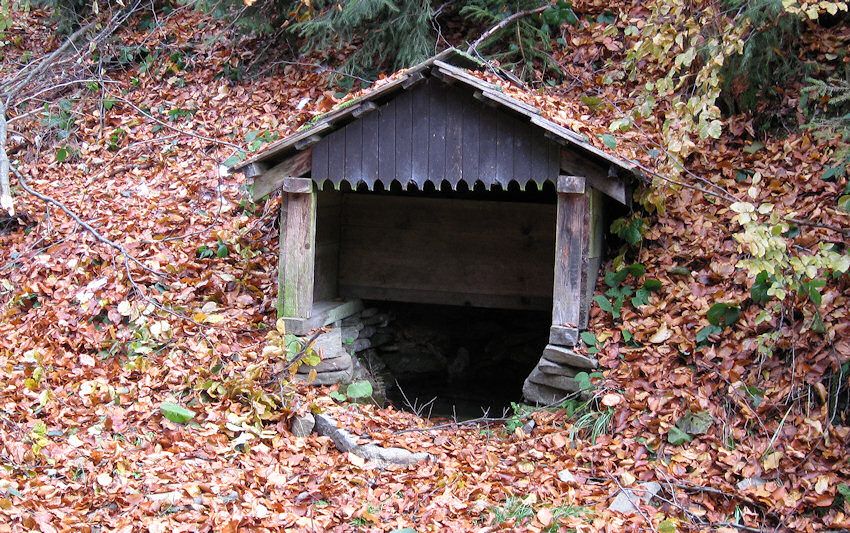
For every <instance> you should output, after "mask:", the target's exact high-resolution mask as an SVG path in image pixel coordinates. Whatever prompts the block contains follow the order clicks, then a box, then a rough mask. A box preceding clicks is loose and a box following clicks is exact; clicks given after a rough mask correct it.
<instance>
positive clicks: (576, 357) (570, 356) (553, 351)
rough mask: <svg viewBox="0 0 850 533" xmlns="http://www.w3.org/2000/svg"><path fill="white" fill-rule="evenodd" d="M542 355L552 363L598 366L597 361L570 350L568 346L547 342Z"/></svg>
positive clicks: (579, 366)
mask: <svg viewBox="0 0 850 533" xmlns="http://www.w3.org/2000/svg"><path fill="white" fill-rule="evenodd" d="M543 357H544V358H546V359H548V360H549V361H552V362H554V363H563V364H565V365H570V366H574V367H576V368H582V369H588V370H590V369H594V368H596V367H598V366H599V361H597V360H596V359H593V358H592V357H587V356H584V355H581V354H578V353H576V352H574V351H573V350H570V349H569V348H564V347H563V346H556V345H554V344H549V345H547V346H546V348H545V349H544V350H543Z"/></svg>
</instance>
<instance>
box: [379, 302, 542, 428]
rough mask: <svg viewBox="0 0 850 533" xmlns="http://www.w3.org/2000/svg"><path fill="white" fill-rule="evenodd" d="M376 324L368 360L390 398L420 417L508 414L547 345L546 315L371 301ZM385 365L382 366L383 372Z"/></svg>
mask: <svg viewBox="0 0 850 533" xmlns="http://www.w3.org/2000/svg"><path fill="white" fill-rule="evenodd" d="M367 305H368V306H372V307H374V308H375V309H380V315H378V316H382V317H385V319H383V320H380V321H378V323H377V324H376V325H377V326H378V328H377V329H376V330H375V332H374V333H373V335H372V344H373V348H372V349H370V350H369V353H368V355H367V357H368V358H370V359H371V362H372V364H371V366H373V367H376V368H373V373H374V371H375V370H378V372H379V373H380V374H381V379H382V380H383V382H384V384H385V386H386V397H387V400H388V401H389V402H390V403H392V404H393V405H395V406H396V407H398V408H400V409H405V410H409V411H414V412H417V414H420V415H422V416H429V417H432V418H436V417H440V418H442V417H449V418H452V417H456V418H457V419H459V420H465V419H470V418H476V417H480V416H482V415H483V414H484V413H489V416H502V414H503V412H504V411H505V410H509V409H510V404H511V402H518V401H520V399H521V397H522V384H523V381H524V380H525V378H526V376H528V374H529V372H531V370H532V369H533V368H534V365H535V364H536V363H537V361H538V359H539V358H540V354H541V353H542V351H543V348H544V347H545V346H546V342H547V337H548V333H549V325H550V322H551V316H550V313H549V312H545V311H513V310H502V309H482V308H475V307H461V306H444V305H426V304H408V303H391V302H369V303H367ZM381 367H383V368H381Z"/></svg>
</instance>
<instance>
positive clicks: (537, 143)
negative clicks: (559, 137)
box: [530, 130, 549, 183]
mask: <svg viewBox="0 0 850 533" xmlns="http://www.w3.org/2000/svg"><path fill="white" fill-rule="evenodd" d="M530 155H531V179H533V180H534V181H536V182H537V183H542V182H543V181H544V180H545V179H546V177H547V176H548V175H549V141H548V139H546V138H545V137H544V136H543V135H542V134H541V133H540V131H538V130H535V131H534V137H533V140H532V142H531V152H530Z"/></svg>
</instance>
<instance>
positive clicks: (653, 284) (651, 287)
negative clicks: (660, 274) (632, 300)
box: [643, 278, 661, 292]
mask: <svg viewBox="0 0 850 533" xmlns="http://www.w3.org/2000/svg"><path fill="white" fill-rule="evenodd" d="M643 288H644V289H646V290H648V291H650V292H656V291H659V290H661V281H659V280H657V279H655V278H649V279H647V280H645V281H644V282H643Z"/></svg>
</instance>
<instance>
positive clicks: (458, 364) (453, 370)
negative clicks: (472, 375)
mask: <svg viewBox="0 0 850 533" xmlns="http://www.w3.org/2000/svg"><path fill="white" fill-rule="evenodd" d="M467 368H469V350H467V349H466V348H462V347H461V348H458V350H457V355H456V356H455V358H454V359H452V361H451V362H450V363H449V366H448V368H447V369H446V370H448V372H449V380H453V379H457V378H459V377H460V376H461V375H462V374H463V373H464V372H465V371H466V369H467Z"/></svg>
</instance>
